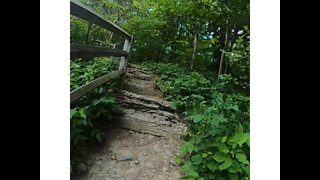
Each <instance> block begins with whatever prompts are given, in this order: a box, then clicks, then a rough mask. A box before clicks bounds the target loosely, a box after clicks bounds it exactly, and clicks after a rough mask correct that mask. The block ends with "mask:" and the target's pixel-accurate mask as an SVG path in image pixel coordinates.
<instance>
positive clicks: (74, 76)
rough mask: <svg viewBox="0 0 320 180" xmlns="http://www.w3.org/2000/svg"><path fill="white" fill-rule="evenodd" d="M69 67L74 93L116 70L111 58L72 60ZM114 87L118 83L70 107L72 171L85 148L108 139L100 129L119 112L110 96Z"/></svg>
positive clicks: (103, 88) (107, 85)
mask: <svg viewBox="0 0 320 180" xmlns="http://www.w3.org/2000/svg"><path fill="white" fill-rule="evenodd" d="M70 66H71V67H70V70H71V74H70V81H71V83H70V86H71V90H73V89H76V88H78V87H80V86H82V85H84V84H86V83H88V82H90V81H92V80H94V79H95V78H98V77H100V76H102V75H104V74H107V73H109V72H111V71H113V70H114V69H115V68H116V64H115V63H114V61H112V59H108V58H95V59H94V60H93V61H82V60H76V61H71V64H70ZM115 86H116V83H115V82H111V83H108V84H106V85H104V86H102V87H100V88H97V89H96V90H94V91H93V92H91V93H89V94H88V95H86V96H84V97H82V98H81V99H80V100H79V101H77V102H76V103H75V104H72V105H71V109H70V144H71V170H72V166H73V165H75V164H76V163H77V162H79V161H81V159H80V157H81V155H82V154H84V153H85V151H86V148H85V147H86V146H87V145H88V144H90V143H94V142H98V143H101V142H102V140H103V137H104V136H105V134H104V133H103V129H102V128H101V127H102V125H104V124H108V123H110V122H111V121H112V114H114V113H117V112H118V110H119V106H118V104H117V102H116V100H115V98H114V97H113V94H112V93H111V92H112V91H114V90H113V89H114V88H116V87H115ZM71 172H72V171H71Z"/></svg>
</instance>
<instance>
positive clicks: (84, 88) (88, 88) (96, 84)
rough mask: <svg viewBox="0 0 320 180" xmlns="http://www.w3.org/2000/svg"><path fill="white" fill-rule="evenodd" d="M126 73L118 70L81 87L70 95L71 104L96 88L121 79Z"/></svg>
mask: <svg viewBox="0 0 320 180" xmlns="http://www.w3.org/2000/svg"><path fill="white" fill-rule="evenodd" d="M124 72H125V71H124V70H117V71H114V72H112V73H110V74H107V75H105V76H102V77H99V78H98V79H95V80H93V81H91V82H90V83H88V84H86V85H83V86H81V87H80V88H78V89H76V90H74V91H72V92H71V93H70V102H71V103H72V102H74V101H75V100H77V99H79V98H80V97H82V96H84V95H86V94H87V93H89V92H90V91H92V90H94V89H95V88H97V87H99V86H101V85H103V84H104V83H106V82H108V81H110V80H112V79H115V78H117V77H120V76H121V75H122V74H123V73H124Z"/></svg>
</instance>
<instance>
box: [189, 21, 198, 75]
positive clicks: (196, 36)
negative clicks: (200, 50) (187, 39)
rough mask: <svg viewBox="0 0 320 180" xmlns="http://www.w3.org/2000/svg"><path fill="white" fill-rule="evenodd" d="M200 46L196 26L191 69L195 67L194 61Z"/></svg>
mask: <svg viewBox="0 0 320 180" xmlns="http://www.w3.org/2000/svg"><path fill="white" fill-rule="evenodd" d="M197 47H198V28H197V27H196V28H195V30H194V39H193V52H192V59H191V66H190V67H191V70H193V67H194V61H195V58H196V52H197Z"/></svg>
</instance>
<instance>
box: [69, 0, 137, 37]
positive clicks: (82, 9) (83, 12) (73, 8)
mask: <svg viewBox="0 0 320 180" xmlns="http://www.w3.org/2000/svg"><path fill="white" fill-rule="evenodd" d="M70 13H71V14H72V15H74V16H77V17H79V18H82V19H84V20H87V21H90V22H92V23H94V24H96V25H98V26H101V27H103V28H105V29H108V30H110V31H112V32H114V33H116V34H118V35H120V36H123V37H125V38H126V39H128V40H131V39H132V36H131V35H130V34H129V33H127V32H126V31H124V30H123V29H121V28H120V27H118V26H117V25H115V24H114V23H112V22H110V21H108V20H106V19H104V18H103V17H102V16H101V15H99V14H97V13H95V12H94V11H93V10H91V9H90V8H88V7H86V6H85V5H83V4H82V3H81V2H79V1H78V0H70Z"/></svg>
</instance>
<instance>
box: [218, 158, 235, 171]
mask: <svg viewBox="0 0 320 180" xmlns="http://www.w3.org/2000/svg"><path fill="white" fill-rule="evenodd" d="M231 165H232V159H231V158H230V157H227V158H226V160H225V161H224V162H223V163H222V164H221V165H220V171H222V170H225V169H228V168H229V167H230V166H231Z"/></svg>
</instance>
